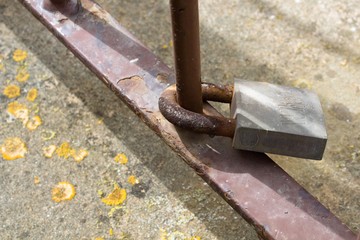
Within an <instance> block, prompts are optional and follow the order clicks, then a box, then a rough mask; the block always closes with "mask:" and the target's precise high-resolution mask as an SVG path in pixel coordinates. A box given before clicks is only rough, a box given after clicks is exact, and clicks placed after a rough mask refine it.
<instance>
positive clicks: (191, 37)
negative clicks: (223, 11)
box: [170, 0, 203, 113]
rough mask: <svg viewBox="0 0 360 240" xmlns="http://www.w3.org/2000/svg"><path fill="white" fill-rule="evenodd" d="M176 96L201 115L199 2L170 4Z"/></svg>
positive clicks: (186, 0)
mask: <svg viewBox="0 0 360 240" xmlns="http://www.w3.org/2000/svg"><path fill="white" fill-rule="evenodd" d="M170 8H171V18H172V31H173V41H174V54H175V70H176V89H177V90H176V92H177V100H178V103H179V105H180V106H181V107H183V108H185V109H187V110H189V111H192V112H197V113H202V111H203V102H202V94H201V64H200V37H199V10H198V0H170Z"/></svg>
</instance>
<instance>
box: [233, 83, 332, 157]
mask: <svg viewBox="0 0 360 240" xmlns="http://www.w3.org/2000/svg"><path fill="white" fill-rule="evenodd" d="M231 117H232V118H235V119H236V128H235V133H234V138H233V147H234V148H236V149H242V150H249V151H255V152H265V153H273V154H280V155H287V156H293V157H300V158H308V159H319V160H320V159H322V156H323V153H324V150H325V146H326V142H327V134H326V128H325V122H324V116H323V112H322V108H321V105H320V101H319V98H318V97H317V95H316V94H315V93H314V92H312V91H309V90H306V89H299V88H294V87H288V86H279V85H275V84H270V83H265V82H256V81H245V80H240V79H235V84H234V91H233V98H232V103H231Z"/></svg>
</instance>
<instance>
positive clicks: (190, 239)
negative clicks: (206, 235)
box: [186, 236, 201, 240]
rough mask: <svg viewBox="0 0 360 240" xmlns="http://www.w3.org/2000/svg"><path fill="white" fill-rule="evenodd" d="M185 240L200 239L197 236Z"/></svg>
mask: <svg viewBox="0 0 360 240" xmlns="http://www.w3.org/2000/svg"><path fill="white" fill-rule="evenodd" d="M186 240H201V238H200V237H198V236H194V237H191V238H187V239H186Z"/></svg>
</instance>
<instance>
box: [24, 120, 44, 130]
mask: <svg viewBox="0 0 360 240" xmlns="http://www.w3.org/2000/svg"><path fill="white" fill-rule="evenodd" d="M41 124H42V120H41V118H40V117H39V116H34V117H33V118H32V119H31V120H29V121H28V122H27V123H26V128H27V129H29V130H31V131H32V130H35V129H37V127H38V126H40V125H41Z"/></svg>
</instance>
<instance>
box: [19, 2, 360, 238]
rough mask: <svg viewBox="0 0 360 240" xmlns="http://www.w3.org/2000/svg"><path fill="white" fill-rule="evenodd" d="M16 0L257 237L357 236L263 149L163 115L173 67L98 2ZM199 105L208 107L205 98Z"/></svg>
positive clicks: (207, 108)
mask: <svg viewBox="0 0 360 240" xmlns="http://www.w3.org/2000/svg"><path fill="white" fill-rule="evenodd" d="M19 1H20V2H21V3H22V4H23V5H24V6H25V7H26V8H27V9H28V10H29V11H30V12H31V13H32V14H33V15H34V16H35V17H36V18H37V19H38V20H39V21H40V22H42V23H43V24H44V25H45V26H46V27H47V28H48V29H49V30H50V31H51V32H52V33H53V34H54V35H55V36H56V37H57V38H58V39H59V40H60V41H61V42H62V43H63V44H64V45H65V46H66V47H67V48H69V49H70V50H71V51H72V52H73V53H74V55H76V56H77V57H78V58H79V59H80V60H81V61H82V62H83V63H84V64H85V65H86V66H87V67H88V68H89V69H90V70H92V71H93V72H94V73H95V74H96V75H97V77H98V78H99V79H100V80H102V81H103V82H104V83H105V84H106V85H107V86H108V87H109V88H110V89H111V90H112V91H113V92H114V93H115V94H116V95H117V96H118V97H119V98H120V99H121V100H123V101H124V102H125V103H126V104H127V105H128V106H129V107H130V108H131V109H132V110H133V111H134V112H135V113H136V114H137V115H138V116H139V117H140V118H141V119H142V120H143V121H144V122H145V123H146V124H147V125H148V126H149V127H150V128H151V129H152V130H154V132H155V133H156V134H157V135H159V136H160V137H161V138H162V139H163V140H164V141H165V142H166V143H167V144H168V145H169V146H170V147H171V148H172V149H173V150H174V151H175V152H176V153H177V154H178V155H179V156H181V157H182V158H183V159H184V161H185V162H186V163H187V164H188V165H189V166H191V167H192V168H193V169H194V170H195V171H196V172H197V174H199V175H200V176H201V177H202V178H203V179H204V180H205V181H206V182H207V183H208V184H209V185H210V186H211V187H212V188H213V189H214V190H215V191H216V192H218V193H219V194H220V195H221V196H222V197H223V198H224V199H225V200H226V201H227V202H228V203H229V204H230V205H231V206H232V207H233V208H234V209H235V210H236V211H237V212H238V213H239V214H240V215H241V216H242V217H243V218H245V219H246V220H247V221H248V222H249V223H250V224H251V225H252V226H253V227H254V228H255V230H256V231H257V232H258V234H259V237H260V238H262V239H324V240H330V239H356V236H355V234H354V233H352V232H351V231H350V230H349V229H348V227H347V226H345V225H344V224H342V223H341V221H340V220H339V219H338V218H337V217H336V216H334V215H333V214H332V213H331V212H330V211H329V210H328V209H326V208H325V207H324V206H323V205H322V204H321V203H320V202H318V201H317V200H316V199H315V198H314V197H313V196H311V195H310V194H309V193H308V192H307V191H306V190H305V189H304V188H303V187H301V186H300V185H299V184H298V183H297V182H296V181H295V180H294V179H292V178H291V176H289V175H288V174H287V173H286V172H285V171H283V170H282V169H281V168H280V167H279V166H277V165H276V164H275V163H274V162H273V161H272V160H271V159H270V158H269V157H267V156H266V155H265V154H262V153H254V152H247V151H237V150H234V149H232V147H231V139H229V138H224V137H214V138H210V137H209V136H207V135H202V134H196V133H192V132H188V131H184V130H179V129H177V128H175V127H174V126H173V125H172V124H170V123H169V122H168V121H167V120H165V119H164V117H163V116H162V115H161V113H160V112H159V109H158V100H159V97H160V95H161V93H162V92H163V91H164V90H165V89H166V88H167V87H168V86H169V85H170V84H174V83H175V81H174V78H175V77H174V73H173V72H172V71H171V70H170V69H169V68H168V67H167V66H166V65H165V64H164V63H162V62H161V61H160V60H159V59H158V58H157V57H156V56H155V55H154V54H153V53H151V51H150V50H149V49H147V48H146V47H145V46H144V45H143V44H141V43H140V42H139V41H138V40H137V39H136V38H135V37H134V36H132V35H131V34H130V33H129V32H128V31H127V30H126V29H124V28H123V27H122V26H121V25H120V24H119V23H118V22H117V21H116V20H115V19H114V18H112V17H111V16H110V15H109V14H108V13H107V12H106V11H105V10H104V9H102V8H101V7H100V6H99V5H97V4H96V3H94V2H92V1H90V0H82V1H81V10H80V11H79V10H78V9H76V7H77V6H78V5H75V8H71V9H70V10H69V9H68V8H66V7H65V8H62V7H60V8H58V10H59V11H57V10H56V9H55V10H54V8H53V7H54V6H55V5H54V6H51V5H50V7H49V5H48V6H47V10H46V9H44V8H43V1H42V0H19ZM45 1H46V2H47V3H49V2H48V0H45ZM65 2H70V3H74V1H73V0H70V1H65ZM50 3H51V2H50ZM75 3H76V2H75ZM55 7H56V6H55ZM34 37H35V36H34ZM204 107H205V110H204V111H212V109H211V108H210V107H209V105H207V104H205V105H204Z"/></svg>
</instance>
